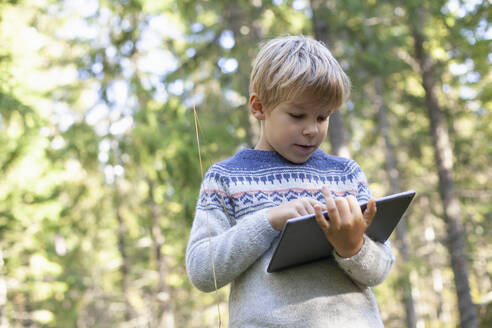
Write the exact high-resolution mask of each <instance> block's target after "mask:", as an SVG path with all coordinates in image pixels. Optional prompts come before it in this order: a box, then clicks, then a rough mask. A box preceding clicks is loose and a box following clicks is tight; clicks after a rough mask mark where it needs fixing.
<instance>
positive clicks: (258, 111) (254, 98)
mask: <svg viewBox="0 0 492 328" xmlns="http://www.w3.org/2000/svg"><path fill="white" fill-rule="evenodd" d="M249 111H250V112H251V114H253V116H254V117H255V118H256V119H257V120H259V121H263V120H264V119H265V111H264V107H263V104H262V103H261V101H260V98H258V95H257V94H255V93H253V94H251V97H249Z"/></svg>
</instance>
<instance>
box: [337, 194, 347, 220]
mask: <svg viewBox="0 0 492 328" xmlns="http://www.w3.org/2000/svg"><path fill="white" fill-rule="evenodd" d="M335 203H336V206H337V209H338V213H339V215H340V220H341V221H342V220H347V219H348V218H349V217H350V216H351V215H350V208H349V204H348V201H347V199H345V198H344V197H337V198H335Z"/></svg>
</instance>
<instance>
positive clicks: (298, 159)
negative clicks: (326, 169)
mask: <svg viewBox="0 0 492 328" xmlns="http://www.w3.org/2000/svg"><path fill="white" fill-rule="evenodd" d="M280 155H281V156H282V157H283V158H285V159H286V160H288V161H289V162H291V163H294V164H303V163H306V162H307V161H308V159H309V158H310V157H311V155H312V154H309V155H304V156H294V155H291V154H285V155H284V154H280Z"/></svg>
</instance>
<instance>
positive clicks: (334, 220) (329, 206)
mask: <svg viewBox="0 0 492 328" xmlns="http://www.w3.org/2000/svg"><path fill="white" fill-rule="evenodd" d="M322 190H323V195H324V196H325V203H326V210H327V212H328V217H329V220H330V228H333V229H335V230H338V229H339V228H340V224H341V222H340V215H339V213H338V209H337V206H336V204H335V201H334V200H333V198H332V197H331V192H330V191H329V190H328V188H327V187H326V186H323V189H322Z"/></svg>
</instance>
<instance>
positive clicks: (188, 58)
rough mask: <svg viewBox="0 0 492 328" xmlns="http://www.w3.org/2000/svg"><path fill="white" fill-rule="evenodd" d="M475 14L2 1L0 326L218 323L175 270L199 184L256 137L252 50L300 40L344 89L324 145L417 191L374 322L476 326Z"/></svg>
mask: <svg viewBox="0 0 492 328" xmlns="http://www.w3.org/2000/svg"><path fill="white" fill-rule="evenodd" d="M491 16H492V10H491V5H490V1H487V0H434V1H429V0H407V1H398V0H393V1H390V0H366V1H363V0H346V1H336V0H326V1H321V0H310V1H308V0H293V1H292V0H271V1H270V0H236V1H226V0H202V1H198V0H162V1H151V0H119V1H116V0H60V1H56V0H0V327H1V328H6V327H12V328H16V327H33V328H37V327H80V328H85V327H121V328H125V327H149V328H153V327H155V328H157V327H159V328H164V327H166V328H174V327H176V328H178V327H192V328H194V327H196V328H198V327H200V328H201V327H227V322H228V313H227V311H228V310H227V301H228V291H229V290H228V287H224V288H221V289H219V290H217V291H216V292H212V293H203V292H200V291H199V290H197V289H196V288H195V287H193V286H192V285H191V283H190V282H189V280H188V277H187V274H186V267H185V249H186V245H187V241H188V237H189V233H190V228H191V224H192V222H193V216H194V212H195V205H196V200H197V196H198V191H199V187H200V183H201V180H202V176H203V172H204V171H205V170H206V169H207V168H208V167H209V166H210V165H212V164H213V163H215V162H218V161H221V160H224V159H226V158H228V157H230V156H232V155H233V154H234V153H236V152H237V151H238V150H239V149H241V148H244V147H254V145H255V142H256V141H257V140H258V136H259V131H260V130H259V125H258V122H257V121H256V120H255V119H254V118H252V116H251V115H250V114H249V111H248V99H249V91H248V85H249V74H250V70H251V62H252V60H253V59H254V57H255V55H256V53H257V52H258V49H259V47H260V45H261V44H262V42H265V41H267V40H269V39H271V38H274V37H277V36H282V35H299V34H302V35H305V36H308V37H311V38H315V39H317V40H320V41H322V42H324V43H325V44H326V45H327V46H328V47H329V49H330V50H331V52H332V53H333V55H334V56H335V57H336V58H337V59H338V60H339V61H340V63H341V65H342V67H343V68H344V70H345V71H346V72H347V75H348V76H349V77H350V79H351V82H352V91H351V97H350V99H349V100H348V101H347V102H346V103H345V104H344V105H343V106H342V107H341V108H340V110H339V111H337V112H335V113H334V114H333V115H332V116H331V117H330V128H329V133H328V134H329V136H328V138H327V140H326V141H325V142H324V143H323V145H322V149H323V150H325V151H326V152H328V153H331V154H333V155H338V156H344V157H350V158H353V159H355V160H356V161H357V162H358V163H359V164H360V166H361V167H362V169H363V170H364V172H365V174H366V176H367V178H368V182H369V187H370V189H371V192H372V194H373V195H374V196H375V197H382V196H385V195H388V194H391V193H396V192H399V191H403V190H409V189H413V190H415V191H416V192H417V196H416V198H415V199H414V200H413V202H412V205H411V207H410V208H409V210H408V211H407V213H406V215H405V217H404V219H403V220H402V221H401V223H400V224H399V226H398V227H397V229H396V231H395V232H394V233H393V234H392V236H391V242H392V246H393V252H394V254H395V257H396V262H395V263H394V265H393V268H392V271H391V273H390V275H389V276H388V278H387V279H386V280H385V281H384V282H383V283H382V284H380V285H378V286H376V287H375V288H374V289H373V292H374V294H375V295H376V298H377V301H378V304H379V308H380V312H381V316H382V318H383V321H384V324H385V326H386V327H389V328H392V327H408V328H424V327H425V328H430V327H491V326H492V287H491V274H492V243H491V241H492V235H491V234H490V231H492V190H491V188H490V186H491V184H492V167H491V165H490V163H491V161H492V144H491V140H492V129H491V126H492V116H491V114H490V111H491V110H492V73H491V71H490V66H491V64H492V44H491V39H492V26H491V24H490V21H491V18H492V17H491ZM195 113H196V115H195ZM195 118H197V119H198V120H197V121H196V125H195ZM198 143H199V145H200V151H199V148H198ZM200 155H201V156H200Z"/></svg>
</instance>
